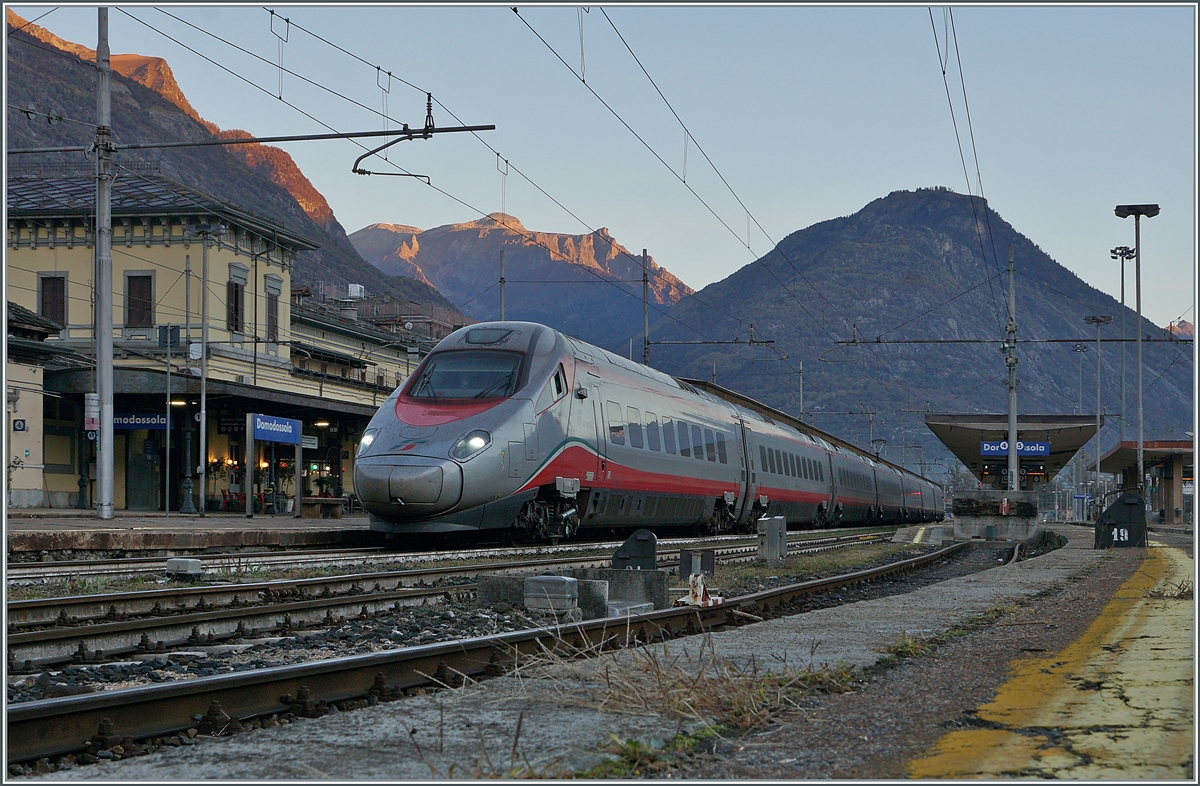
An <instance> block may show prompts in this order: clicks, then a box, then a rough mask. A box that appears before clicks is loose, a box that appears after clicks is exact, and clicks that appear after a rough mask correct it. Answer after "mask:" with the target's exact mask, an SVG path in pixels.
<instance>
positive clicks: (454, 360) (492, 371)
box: [408, 350, 521, 399]
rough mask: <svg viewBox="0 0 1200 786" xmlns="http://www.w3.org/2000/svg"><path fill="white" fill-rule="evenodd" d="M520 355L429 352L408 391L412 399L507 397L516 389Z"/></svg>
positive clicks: (480, 352)
mask: <svg viewBox="0 0 1200 786" xmlns="http://www.w3.org/2000/svg"><path fill="white" fill-rule="evenodd" d="M520 372H521V355H520V354H518V353H516V352H496V351H494V350H492V351H474V350H466V351H454V352H441V353H437V354H433V355H430V356H429V358H428V359H427V360H426V363H425V368H424V370H423V371H422V372H421V375H420V376H419V377H418V378H417V379H416V381H415V382H413V385H412V388H411V389H410V390H409V391H408V396H409V397H411V398H421V399H442V398H454V399H464V398H507V397H509V396H511V395H512V394H513V393H516V392H517V383H518V381H519V378H520Z"/></svg>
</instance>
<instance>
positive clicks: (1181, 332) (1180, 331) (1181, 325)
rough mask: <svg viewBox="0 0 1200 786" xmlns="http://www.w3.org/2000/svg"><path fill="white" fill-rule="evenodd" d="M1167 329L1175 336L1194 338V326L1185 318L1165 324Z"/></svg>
mask: <svg viewBox="0 0 1200 786" xmlns="http://www.w3.org/2000/svg"><path fill="white" fill-rule="evenodd" d="M1167 330H1168V331H1169V332H1170V333H1171V335H1173V336H1175V337H1176V338H1195V337H1196V327H1195V326H1194V325H1193V324H1192V323H1191V322H1188V321H1187V320H1186V319H1181V320H1179V321H1178V322H1172V323H1171V324H1170V325H1167Z"/></svg>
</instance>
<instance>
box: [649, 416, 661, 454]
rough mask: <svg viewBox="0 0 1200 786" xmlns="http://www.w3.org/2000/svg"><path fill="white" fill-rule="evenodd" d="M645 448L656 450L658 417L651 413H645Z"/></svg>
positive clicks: (657, 446) (657, 447) (657, 445)
mask: <svg viewBox="0 0 1200 786" xmlns="http://www.w3.org/2000/svg"><path fill="white" fill-rule="evenodd" d="M646 447H648V448H650V449H651V450H655V451H656V450H658V449H659V447H660V445H659V440H658V415H656V414H654V413H653V412H646Z"/></svg>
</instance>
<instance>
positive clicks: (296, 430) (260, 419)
mask: <svg viewBox="0 0 1200 786" xmlns="http://www.w3.org/2000/svg"><path fill="white" fill-rule="evenodd" d="M250 417H251V418H253V422H254V439H255V440H257V441H262V442H286V443H288V444H291V445H298V444H300V426H301V423H300V421H298V420H291V419H290V418H276V417H272V416H270V415H255V414H252V415H250Z"/></svg>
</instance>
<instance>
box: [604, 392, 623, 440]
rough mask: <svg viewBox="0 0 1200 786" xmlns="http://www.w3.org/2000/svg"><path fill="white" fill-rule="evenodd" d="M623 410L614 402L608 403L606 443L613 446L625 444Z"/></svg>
mask: <svg viewBox="0 0 1200 786" xmlns="http://www.w3.org/2000/svg"><path fill="white" fill-rule="evenodd" d="M624 414H625V413H624V410H622V409H621V405H620V404H618V403H617V402H615V401H610V402H608V441H609V442H611V443H612V444H614V445H624V444H625V418H623V417H622V415H624Z"/></svg>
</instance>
